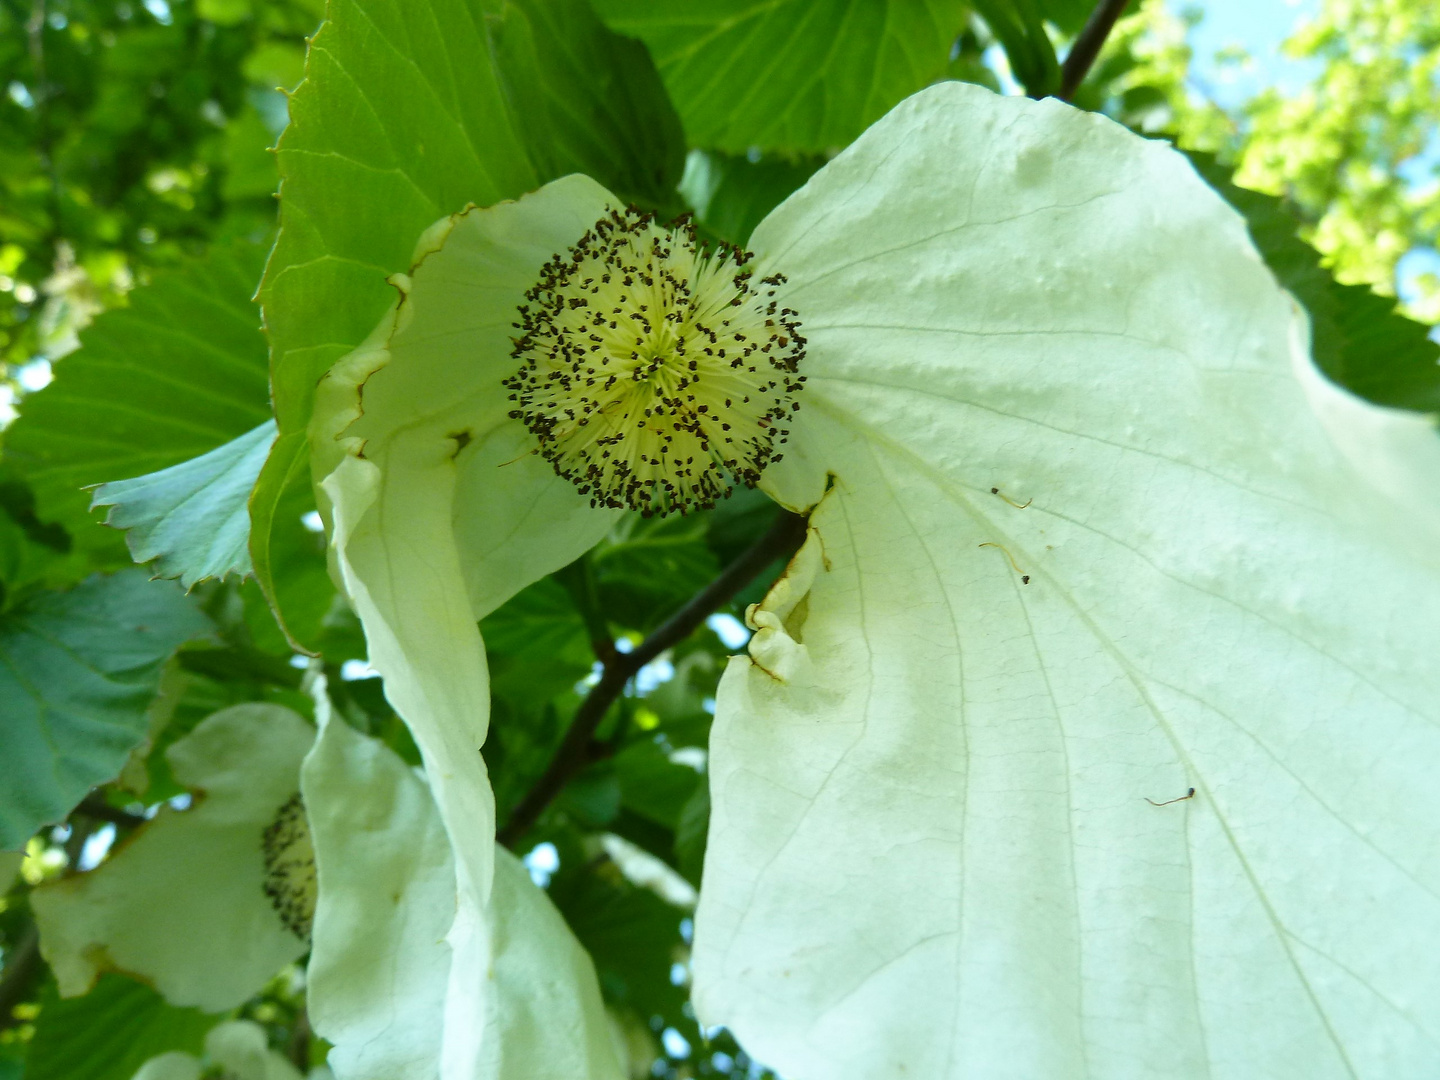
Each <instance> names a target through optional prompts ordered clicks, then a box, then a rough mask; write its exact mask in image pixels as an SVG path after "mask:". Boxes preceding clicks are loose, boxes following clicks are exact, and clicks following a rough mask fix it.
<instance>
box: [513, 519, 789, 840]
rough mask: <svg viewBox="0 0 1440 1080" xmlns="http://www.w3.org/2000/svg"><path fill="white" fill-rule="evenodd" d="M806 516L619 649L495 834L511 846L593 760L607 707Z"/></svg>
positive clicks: (771, 556) (780, 524) (783, 523)
mask: <svg viewBox="0 0 1440 1080" xmlns="http://www.w3.org/2000/svg"><path fill="white" fill-rule="evenodd" d="M807 524H808V523H807V521H806V519H805V518H803V517H801V516H800V515H798V514H791V513H787V512H784V511H782V512H781V516H780V519H779V520H778V521H776V522H775V524H774V525H773V526H772V527H771V528H770V530H769V532H767V533H766V534H765V535H764V536H762V537H761V538H760V539H759V540H757V541H755V543H754V544H752V545H751V546H750V547H749V548H747V549H746V550H745V551H744V552H743V553H742V554H741V555H740V556H739V557H738V558H737V559H736V560H735V561H734V562H732V563H731V564H730V565H729V566H727V567H726V568H725V569H724V570H722V571H721V572H720V576H719V577H717V578H716V579H715V580H714V581H712V582H711V583H710V584H709V585H707V586H705V588H704V589H702V590H701V591H700V592H698V593H696V594H695V595H694V596H693V597H691V598H690V600H689V601H688V602H687V603H686V604H685V606H684V607H682V608H681V609H680V610H679V611H677V612H675V614H674V615H672V616H670V618H669V619H667V620H666V621H665V623H664V624H663V625H661V626H660V627H659V628H657V629H656V631H655V632H654V633H653V634H651V635H650V636H649V637H647V638H646V639H645V640H644V641H642V642H641V643H640V644H639V645H637V646H636V647H635V648H634V649H632V650H631V651H630V652H628V653H617V654H615V656H614V658H613V659H612V660H609V661H607V662H606V663H605V666H604V669H603V670H602V671H601V673H600V681H599V682H597V683H596V684H595V685H594V686H593V687H591V689H590V693H589V694H587V695H586V697H585V700H584V701H582V702H581V703H580V707H579V708H578V709H576V710H575V716H574V718H573V719H572V720H571V721H570V727H569V730H567V731H566V732H565V738H564V739H563V740H562V741H561V743H560V747H559V749H557V750H556V751H555V756H554V757H553V758H551V759H550V765H549V767H547V768H546V770H545V772H544V773H543V774H542V775H541V777H540V779H539V780H537V781H535V784H534V786H533V787H531V789H530V790H529V791H528V792H526V793H525V797H524V798H522V799H521V800H520V802H519V803H517V804H516V806H515V809H514V810H512V811H511V812H510V818H509V820H508V821H506V822H505V825H504V826H503V827H502V828H501V829H499V830H498V832H497V834H496V835H497V839H499V841H500V843H502V844H504V845H505V846H506V847H509V846H510V845H511V844H513V843H514V842H515V841H516V840H518V839H519V838H520V837H522V836H524V835H525V833H526V832H528V831H529V830H530V827H531V826H533V825H534V824H535V822H536V821H538V820H539V819H540V815H541V814H542V813H543V812H544V810H545V808H546V807H547V806H549V805H550V801H551V800H552V799H554V798H555V796H556V795H558V794H560V791H561V789H563V788H564V787H565V785H566V784H568V783H569V782H570V781H571V780H572V779H573V778H574V777H575V775H576V774H577V773H579V772H580V771H581V770H582V769H584V768H585V767H586V766H587V765H589V764H590V763H591V761H592V760H593V755H592V754H591V742H592V740H593V739H594V737H595V732H596V730H597V729H598V728H599V727H600V723H601V721H603V720H604V719H605V714H606V713H607V712H609V711H610V706H611V705H613V704H614V703H615V700H616V699H617V698H618V697H619V696H620V695H621V694H622V693H623V692H624V690H625V684H626V683H628V682H629V681H630V680H631V679H632V678H633V677H634V676H635V673H636V672H638V671H639V670H640V669H641V668H642V667H644V666H645V665H646V664H648V663H649V662H650V661H651V660H654V659H655V658H656V657H657V656H659V655H660V654H661V653H662V652H664V651H665V650H666V649H668V648H670V647H671V646H672V645H677V644H679V643H680V642H681V641H683V640H684V639H685V638H687V637H689V636H690V634H691V633H692V632H693V631H694V630H695V628H696V627H698V626H699V625H700V624H701V623H702V622H704V621H705V619H706V617H707V616H708V615H710V614H712V613H713V612H714V611H715V609H716V608H718V607H719V606H720V605H721V604H723V603H725V602H726V601H727V600H729V599H730V598H731V597H733V596H734V595H735V594H736V593H737V592H739V591H740V590H741V589H742V588H744V587H745V586H746V585H748V584H749V583H750V581H751V579H753V578H754V577H755V575H756V574H758V573H760V571H762V570H764V569H765V568H766V567H767V566H769V565H770V564H771V563H773V562H774V561H775V560H776V559H779V558H783V557H786V556H789V555H792V554H794V552H795V550H796V549H797V548H799V546H800V544H801V543H802V542H803V541H804V539H805V529H806V527H807Z"/></svg>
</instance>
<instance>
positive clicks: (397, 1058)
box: [302, 710, 620, 1080]
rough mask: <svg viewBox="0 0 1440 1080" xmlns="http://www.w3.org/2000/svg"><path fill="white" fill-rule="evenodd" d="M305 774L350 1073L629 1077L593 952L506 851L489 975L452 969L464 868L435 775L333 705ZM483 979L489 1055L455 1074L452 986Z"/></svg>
mask: <svg viewBox="0 0 1440 1080" xmlns="http://www.w3.org/2000/svg"><path fill="white" fill-rule="evenodd" d="M323 712H325V710H322V713H323ZM302 775H303V779H302V786H303V791H304V793H305V801H306V807H307V809H308V812H309V816H310V823H311V831H312V834H313V836H314V840H315V852H316V863H317V865H318V868H319V871H320V903H319V906H318V908H317V910H316V916H315V939H314V949H313V952H312V954H311V959H310V967H309V991H308V1001H309V1009H310V1016H311V1019H312V1021H313V1022H314V1025H315V1030H316V1031H317V1032H319V1033H320V1034H321V1035H322V1036H323V1037H324V1038H326V1039H327V1040H328V1041H330V1042H331V1043H333V1044H334V1049H333V1050H331V1052H330V1056H329V1065H330V1067H331V1069H332V1070H333V1071H334V1073H335V1076H336V1078H337V1080H391V1078H393V1077H405V1078H406V1080H427V1078H430V1080H433V1078H436V1077H440V1076H447V1077H448V1076H459V1077H463V1080H619V1076H620V1070H619V1066H618V1065H617V1063H616V1061H615V1053H614V1050H613V1049H612V1048H611V1045H610V1035H609V1025H608V1022H607V1020H606V1017H605V1009H604V1006H603V1005H602V1004H601V1002H600V988H599V986H598V985H597V984H596V981H595V969H594V967H593V966H592V965H591V963H590V958H589V956H588V955H587V954H586V952H585V950H584V949H583V948H581V947H580V945H579V943H578V942H576V940H575V938H574V936H573V935H572V934H571V933H570V930H569V928H568V927H567V926H566V925H565V921H564V919H562V918H561V917H560V914H559V913H558V912H557V911H556V910H555V909H554V907H553V906H552V905H551V903H550V901H549V900H548V899H547V898H546V897H545V895H544V893H542V892H541V891H540V890H539V889H538V888H536V886H535V885H534V883H532V882H531V880H530V877H529V874H528V873H527V872H526V870H525V868H524V867H523V866H522V865H521V864H520V863H519V862H518V861H517V860H516V859H515V857H514V856H512V855H510V854H509V853H508V852H506V851H504V850H503V849H497V850H496V864H495V885H494V889H493V890H492V892H491V895H490V899H489V903H488V905H487V907H486V924H485V931H486V940H487V941H489V942H490V943H491V948H492V955H493V960H492V963H491V967H490V969H489V971H488V972H474V971H470V972H462V973H460V976H461V977H455V978H452V977H451V976H450V968H451V965H452V963H455V962H456V960H455V956H454V954H453V953H452V950H451V949H450V947H449V946H448V945H447V944H446V942H445V932H446V930H447V929H448V928H449V927H450V924H451V922H452V921H453V920H454V918H455V864H454V861H453V859H452V858H451V855H450V844H449V839H448V837H447V836H446V833H445V828H444V826H443V825H442V824H441V821H440V815H439V814H438V813H437V812H436V807H435V802H434V800H433V799H432V798H431V797H430V792H429V790H428V789H427V787H426V785H425V781H424V779H423V778H422V777H421V776H419V775H418V774H417V773H416V772H414V771H412V770H411V769H410V768H409V767H408V766H406V765H405V763H404V762H402V761H401V760H400V759H399V758H398V757H396V756H395V754H394V753H393V752H392V751H391V750H390V749H389V748H387V747H386V746H385V745H384V744H383V743H381V742H379V741H378V740H375V739H370V738H366V737H365V736H363V735H359V734H357V733H356V732H355V731H353V730H351V729H350V728H349V727H347V726H346V725H345V724H344V723H343V722H341V721H337V720H332V719H330V718H329V717H328V716H322V720H321V733H320V737H319V738H318V739H317V740H316V743H315V748H314V749H313V750H312V751H311V753H310V755H309V757H307V758H306V760H305V766H304V770H303V774H302ZM462 959H463V958H462ZM477 983H478V984H480V985H481V986H482V987H483V996H482V1000H483V1002H484V1004H485V1008H486V1010H487V1011H486V1013H485V1014H483V1016H472V1017H471V1018H470V1022H471V1024H472V1025H473V1027H474V1028H475V1029H478V1030H476V1031H474V1032H466V1033H465V1036H466V1037H467V1038H468V1037H470V1036H472V1035H478V1036H479V1039H478V1043H479V1045H480V1047H481V1054H482V1057H481V1060H480V1062H479V1064H478V1067H477V1068H476V1071H474V1072H473V1073H468V1074H460V1073H453V1072H451V1073H444V1072H442V1065H441V1062H442V1060H443V1059H444V1058H445V1056H446V1053H447V1051H446V1049H445V1046H444V1042H445V1039H446V1038H447V1029H446V1026H445V1024H444V1017H445V1011H446V1009H447V1007H449V1004H448V1003H447V1002H446V1000H445V996H446V993H447V986H450V987H453V986H456V985H460V986H462V987H471V986H472V985H474V984H477ZM472 992H473V991H472ZM448 1037H449V1038H452V1039H453V1038H454V1037H455V1032H454V1031H453V1029H450V1030H449V1032H448Z"/></svg>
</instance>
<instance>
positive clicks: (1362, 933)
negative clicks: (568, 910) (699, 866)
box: [694, 84, 1440, 1080]
mask: <svg viewBox="0 0 1440 1080" xmlns="http://www.w3.org/2000/svg"><path fill="white" fill-rule="evenodd" d="M752 246H753V247H754V248H755V250H756V252H757V264H758V266H759V267H760V269H759V270H757V272H763V271H764V270H765V269H770V268H774V269H780V270H783V272H785V273H786V274H787V275H788V276H789V278H790V287H789V289H788V292H787V300H788V302H789V303H790V304H791V306H793V307H795V308H797V309H798V310H799V311H800V313H801V319H802V321H803V324H804V327H805V333H806V335H807V336H808V338H809V341H810V345H809V359H808V362H807V366H806V374H808V376H809V379H810V381H809V384H808V390H807V400H806V402H805V406H804V409H805V411H804V412H803V413H802V414H801V416H802V417H803V418H804V421H803V423H801V424H800V425H798V426H797V430H796V433H795V435H794V436H793V437H792V444H793V447H794V449H793V452H792V453H791V454H789V455H787V458H786V461H785V462H784V463H783V464H782V465H780V466H778V467H776V468H775V469H772V470H771V472H770V473H769V474H768V476H767V481H766V485H767V488H768V489H769V490H770V491H771V492H772V493H773V494H775V495H776V496H777V498H779V499H780V501H782V502H784V503H786V504H788V505H791V506H795V507H805V506H809V505H811V504H813V503H814V502H816V500H817V499H819V498H820V496H821V493H822V492H823V491H824V490H825V486H826V483H827V476H828V477H829V478H830V480H829V482H830V483H831V485H832V487H831V489H830V490H829V493H828V494H827V495H826V496H825V498H824V500H823V501H822V502H820V505H819V507H818V509H817V510H816V511H815V513H814V516H813V518H812V522H811V524H812V533H811V540H810V545H811V548H810V551H809V553H808V554H806V555H802V557H801V558H800V559H798V560H797V561H796V563H795V564H793V565H792V574H793V575H794V578H793V579H792V580H791V581H788V582H782V587H780V588H778V589H777V591H776V592H775V593H773V594H772V599H771V601H770V602H768V603H767V605H766V607H767V608H776V609H777V610H775V611H767V610H765V609H764V608H762V609H761V610H760V611H757V612H756V613H754V615H753V617H752V623H753V624H754V625H755V626H757V627H760V628H761V632H760V633H759V634H757V636H756V639H755V643H754V645H753V646H752V653H758V654H759V655H757V657H756V661H755V662H752V661H751V659H750V658H747V657H740V658H737V659H735V660H733V661H732V662H731V667H730V669H729V670H728V672H727V673H726V676H725V678H724V681H723V683H722V685H721V688H720V692H719V694H718V704H717V710H716V720H715V727H714V731H713V734H712V748H711V751H712V756H711V783H712V795H713V807H714V808H713V816H712V819H711V835H710V843H709V848H708V854H707V860H706V865H705V879H704V888H703V890H702V893H701V901H700V908H699V911H698V914H697V919H696V942H695V958H694V964H695V995H696V1003H697V1007H698V1009H699V1012H700V1018H701V1020H702V1021H703V1022H705V1023H711V1024H713V1023H724V1024H728V1025H730V1026H731V1027H732V1028H733V1029H734V1030H735V1032H736V1034H737V1036H738V1037H739V1038H740V1039H741V1041H742V1043H743V1044H744V1045H746V1046H747V1048H749V1049H750V1050H751V1051H752V1052H753V1053H755V1054H756V1056H757V1057H759V1058H760V1059H761V1060H763V1061H765V1062H767V1063H768V1064H770V1065H772V1066H773V1067H775V1068H776V1069H777V1070H779V1071H780V1072H781V1073H782V1074H783V1075H785V1076H787V1077H790V1078H792V1080H819V1078H822V1077H823V1078H826V1080H852V1078H853V1080H861V1078H864V1080H876V1078H898V1077H908V1076H923V1077H929V1078H936V1080H960V1078H962V1077H978V1076H983V1077H986V1078H1002V1077H1015V1078H1027V1080H1028V1078H1036V1077H1055V1078H1061V1077H1076V1076H1104V1077H1107V1078H1118V1077H1128V1076H1134V1077H1153V1076H1162V1075H1163V1076H1186V1077H1190V1076H1197V1077H1198V1076H1206V1075H1213V1076H1217V1077H1218V1076H1242V1075H1245V1076H1267V1077H1284V1078H1289V1077H1294V1078H1297V1080H1298V1078H1302V1077H1303V1078H1307V1080H1309V1078H1315V1077H1346V1076H1357V1075H1358V1076H1399V1075H1428V1074H1429V1073H1431V1072H1433V1071H1435V1070H1436V1069H1437V1068H1440V1015H1437V1007H1436V1004H1435V1003H1436V1002H1437V1000H1440V997H1437V994H1440V971H1437V968H1436V966H1435V965H1434V963H1433V962H1432V958H1431V957H1430V956H1429V954H1428V952H1427V950H1425V949H1424V948H1421V947H1418V946H1419V943H1421V942H1425V941H1430V940H1433V939H1434V938H1435V936H1436V934H1437V933H1440V899H1437V897H1440V870H1437V866H1440V863H1437V861H1436V858H1435V856H1436V854H1437V851H1440V828H1437V825H1436V822H1437V821H1440V795H1437V793H1436V788H1435V785H1434V784H1433V782H1432V779H1433V776H1432V774H1433V763H1434V762H1435V761H1436V760H1437V759H1440V730H1437V726H1436V720H1437V711H1440V710H1437V706H1436V704H1435V702H1436V701H1437V700H1440V693H1437V691H1440V686H1437V679H1436V676H1435V667H1434V657H1435V655H1436V647H1437V645H1440V641H1437V638H1440V629H1437V628H1440V586H1437V582H1436V579H1435V578H1434V577H1433V576H1430V575H1428V574H1426V573H1424V572H1421V571H1419V569H1418V567H1417V566H1416V565H1414V564H1411V563H1408V562H1407V561H1406V559H1405V557H1404V556H1403V555H1402V554H1400V553H1399V550H1398V547H1397V546H1396V545H1394V544H1392V543H1391V537H1390V536H1388V535H1387V534H1386V532H1385V530H1384V528H1382V527H1381V526H1379V525H1376V524H1372V523H1369V522H1367V521H1366V520H1364V519H1361V518H1359V517H1358V515H1351V514H1350V507H1351V506H1352V505H1353V504H1354V503H1355V502H1356V500H1354V499H1352V498H1351V493H1352V490H1353V488H1354V487H1355V486H1356V485H1358V484H1360V483H1362V481H1360V480H1358V479H1357V478H1356V477H1355V475H1354V474H1353V473H1351V472H1349V471H1348V470H1347V469H1346V467H1345V465H1344V463H1343V461H1342V459H1341V458H1340V456H1339V455H1338V454H1337V453H1336V452H1335V450H1334V448H1333V447H1332V446H1331V444H1330V442H1329V441H1328V440H1327V439H1326V437H1325V435H1324V432H1323V431H1322V429H1321V427H1320V425H1319V424H1318V423H1317V421H1316V419H1315V417H1314V414H1313V412H1312V410H1311V408H1310V406H1309V405H1308V403H1307V401H1306V399H1305V397H1304V394H1303V392H1302V389H1301V387H1300V384H1299V382H1298V381H1297V379H1296V375H1295V372H1294V370H1293V365H1297V364H1300V365H1303V364H1307V363H1308V359H1307V357H1306V355H1305V335H1304V324H1303V321H1302V319H1301V318H1300V317H1299V316H1298V314H1297V312H1296V309H1295V307H1294V305H1293V303H1292V302H1291V301H1290V299H1289V298H1288V297H1287V296H1286V295H1284V294H1283V293H1282V292H1281V291H1280V290H1279V289H1278V287H1277V286H1276V285H1275V284H1274V282H1273V281H1272V280H1271V278H1270V277H1269V275H1268V273H1267V272H1266V271H1265V270H1264V268H1263V267H1262V266H1261V264H1260V262H1259V260H1258V259H1257V257H1256V256H1255V254H1254V252H1253V251H1252V250H1251V248H1250V245H1249V243H1248V240H1247V238H1246V236H1245V232H1244V227H1243V224H1242V223H1241V221H1240V220H1239V219H1238V218H1237V217H1236V216H1235V214H1234V213H1233V212H1231V211H1230V210H1229V209H1228V208H1226V207H1225V206H1224V205H1223V204H1222V203H1221V201H1220V200H1219V199H1218V198H1217V197H1216V196H1215V195H1214V194H1213V193H1212V192H1211V191H1210V190H1208V189H1207V188H1206V187H1205V185H1204V184H1203V183H1202V182H1201V181H1200V180H1199V179H1198V178H1196V177H1195V176H1194V174H1193V173H1192V172H1191V171H1190V169H1189V167H1188V166H1187V165H1186V163H1185V162H1184V161H1183V160H1182V159H1181V158H1180V157H1178V156H1177V155H1175V154H1173V153H1172V152H1171V151H1169V150H1168V148H1166V147H1164V146H1163V145H1161V144H1157V143H1151V142H1146V141H1144V140H1142V139H1139V138H1137V137H1135V136H1133V135H1130V134H1128V133H1126V132H1125V131H1123V130H1122V129H1120V128H1119V127H1117V126H1115V125H1113V124H1111V123H1110V122H1109V121H1107V120H1104V119H1103V118H1100V117H1097V116H1093V115H1087V114H1083V113H1078V112H1075V111H1073V110H1071V109H1069V108H1067V107H1065V106H1063V105H1060V104H1058V103H1056V102H1053V101H1047V102H1041V103H1033V102H1027V101H1022V100H1018V99H1001V98H997V97H994V96H992V95H990V94H988V93H986V92H984V91H981V90H978V89H976V88H974V87H966V86H959V85H954V84H951V85H943V86H938V87H935V88H932V89H931V90H928V91H926V92H924V93H922V94H920V95H917V96H916V97H914V98H912V99H910V100H909V101H908V102H906V103H905V104H904V105H902V106H900V107H899V108H898V109H896V110H895V112H893V113H892V114H891V115H890V116H888V117H887V118H886V119H885V120H883V121H881V122H880V123H879V124H877V125H876V126H875V127H874V128H872V129H871V130H870V131H869V132H868V133H867V134H866V135H865V136H863V137H862V138H861V139H860V140H859V141H858V142H857V143H856V144H855V145H854V146H853V147H851V148H850V149H849V150H847V151H846V152H845V153H843V154H841V155H840V156H839V157H838V158H836V159H835V160H834V161H833V162H831V163H830V164H829V165H828V166H827V167H826V168H825V169H824V170H822V171H821V172H820V173H819V174H817V175H816V177H815V178H814V179H813V180H812V181H811V182H810V183H809V184H808V185H807V186H806V187H805V188H804V189H802V190H801V191H800V192H798V193H797V194H796V195H795V196H793V197H792V198H791V199H790V200H789V201H788V202H787V203H785V204H783V205H782V206H781V207H780V208H778V209H777V210H776V211H775V212H774V213H773V214H772V215H771V217H770V218H769V219H767V221H766V222H765V223H764V224H762V225H761V226H760V227H759V229H757V231H756V234H755V236H754V238H753V240H752ZM992 488H993V489H998V494H996V493H992ZM1022 507H1023V508H1022ZM1027 578H1028V583H1027V581H1026V579H1027ZM762 664H763V667H762V666H761V665H762ZM767 669H768V670H767ZM777 676H779V677H778V678H777ZM1191 788H1194V789H1195V794H1194V797H1193V798H1188V799H1182V800H1181V801H1178V802H1172V803H1171V804H1170V805H1165V806H1156V805H1152V803H1151V802H1150V801H1147V800H1153V801H1154V802H1156V803H1158V802H1163V801H1165V800H1171V799H1176V798H1179V797H1182V796H1185V794H1186V793H1187V791H1188V790H1189V789H1191Z"/></svg>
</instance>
